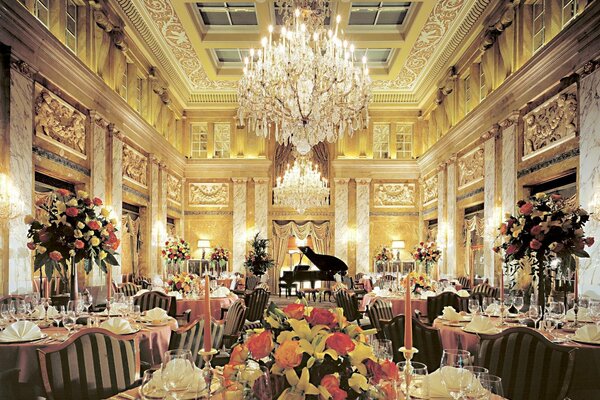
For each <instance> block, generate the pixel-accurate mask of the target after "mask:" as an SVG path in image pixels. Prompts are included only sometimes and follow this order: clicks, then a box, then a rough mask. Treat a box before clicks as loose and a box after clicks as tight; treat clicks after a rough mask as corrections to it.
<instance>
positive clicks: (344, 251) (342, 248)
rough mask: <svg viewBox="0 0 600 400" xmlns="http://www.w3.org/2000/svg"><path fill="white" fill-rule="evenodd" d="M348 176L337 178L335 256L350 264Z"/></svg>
mask: <svg viewBox="0 0 600 400" xmlns="http://www.w3.org/2000/svg"><path fill="white" fill-rule="evenodd" d="M349 182H350V179H348V178H336V179H334V184H335V198H334V199H335V200H334V201H335V232H334V237H335V246H334V247H335V253H334V254H335V256H336V257H337V258H339V259H340V260H343V261H344V262H345V263H346V264H348V239H349V237H348V236H349V230H348V183H349Z"/></svg>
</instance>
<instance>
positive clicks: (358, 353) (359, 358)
mask: <svg viewBox="0 0 600 400" xmlns="http://www.w3.org/2000/svg"><path fill="white" fill-rule="evenodd" d="M348 355H349V356H350V362H351V363H352V365H353V366H354V367H356V369H357V370H358V372H360V373H361V374H363V375H366V374H367V367H365V364H363V361H364V360H366V359H369V358H370V359H371V360H375V356H374V355H373V348H372V347H370V346H367V345H366V344H364V343H360V342H358V343H356V345H355V347H354V350H352V351H351V352H350V353H348Z"/></svg>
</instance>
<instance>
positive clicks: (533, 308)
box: [527, 304, 542, 329]
mask: <svg viewBox="0 0 600 400" xmlns="http://www.w3.org/2000/svg"><path fill="white" fill-rule="evenodd" d="M527 313H528V314H529V318H531V320H532V321H533V328H534V329H536V328H537V324H538V322H539V320H540V319H541V318H542V312H541V310H540V306H538V305H537V304H531V305H530V306H529V311H528V312H527Z"/></svg>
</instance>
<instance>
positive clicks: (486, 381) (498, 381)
mask: <svg viewBox="0 0 600 400" xmlns="http://www.w3.org/2000/svg"><path fill="white" fill-rule="evenodd" d="M479 382H480V383H481V386H483V388H484V389H485V390H486V391H487V392H488V396H489V397H488V399H491V398H492V396H491V395H493V394H495V395H496V396H499V397H501V398H504V390H503V389H502V378H500V377H499V376H496V375H491V374H489V373H488V374H481V375H480V377H479Z"/></svg>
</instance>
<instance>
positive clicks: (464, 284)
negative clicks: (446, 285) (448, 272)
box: [458, 276, 469, 289]
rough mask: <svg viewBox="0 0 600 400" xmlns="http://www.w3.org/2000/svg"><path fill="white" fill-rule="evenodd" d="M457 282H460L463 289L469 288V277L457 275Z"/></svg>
mask: <svg viewBox="0 0 600 400" xmlns="http://www.w3.org/2000/svg"><path fill="white" fill-rule="evenodd" d="M458 283H460V285H461V286H462V287H463V289H468V288H469V278H467V277H466V276H460V277H458Z"/></svg>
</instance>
